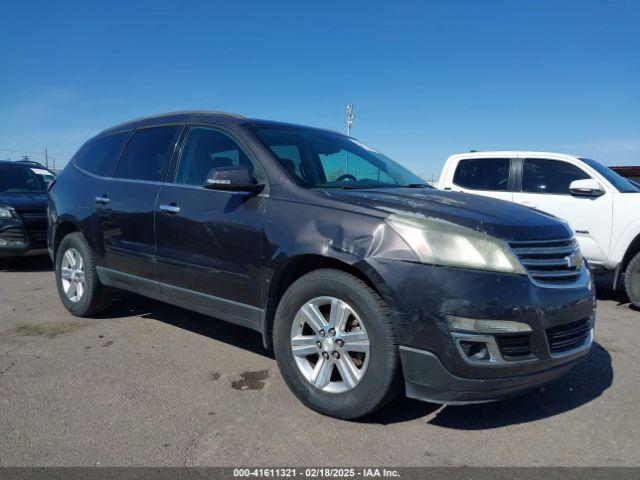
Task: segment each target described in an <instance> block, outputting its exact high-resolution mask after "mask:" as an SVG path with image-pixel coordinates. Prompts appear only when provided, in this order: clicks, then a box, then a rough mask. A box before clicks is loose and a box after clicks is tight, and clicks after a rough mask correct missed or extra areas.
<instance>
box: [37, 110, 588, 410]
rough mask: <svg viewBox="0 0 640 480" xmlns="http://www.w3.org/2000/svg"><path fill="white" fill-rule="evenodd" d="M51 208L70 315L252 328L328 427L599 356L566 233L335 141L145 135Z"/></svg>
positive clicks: (99, 160) (227, 131) (199, 131)
mask: <svg viewBox="0 0 640 480" xmlns="http://www.w3.org/2000/svg"><path fill="white" fill-rule="evenodd" d="M50 199H51V201H50V211H49V221H50V229H49V237H48V240H49V248H50V253H51V255H52V258H53V259H54V261H55V270H56V278H57V283H58V290H59V293H60V298H61V299H62V302H63V303H64V305H65V306H66V308H67V309H68V310H69V311H70V312H71V313H73V314H74V315H78V316H91V315H95V314H97V313H99V312H101V311H102V310H104V309H105V308H106V307H107V306H108V305H109V303H110V293H111V289H113V288H118V289H124V290H128V291H131V292H135V293H139V294H142V295H146V296H148V297H151V298H155V299H159V300H162V301H165V302H169V303H172V304H175V305H178V306H181V307H184V308H188V309H191V310H194V311H197V312H200V313H203V314H206V315H209V316H211V317H215V318H218V319H222V320H226V321H229V322H233V323H236V324H240V325H244V326H246V327H249V328H251V329H254V330H257V331H258V332H260V333H261V334H262V336H263V340H264V344H265V347H267V348H273V349H274V351H275V355H276V359H277V361H278V366H279V368H280V371H281V373H282V375H283V377H284V379H285V381H286V382H287V384H288V385H289V387H290V388H291V390H292V391H293V392H294V393H295V394H296V395H297V396H298V398H299V399H300V400H301V401H303V402H304V403H305V404H306V405H308V406H310V407H311V408H314V409H316V410H318V411H320V412H323V413H325V414H328V415H333V416H337V417H342V418H355V417H360V416H363V415H366V414H368V413H370V412H372V411H374V410H375V409H377V408H379V407H380V406H381V405H383V404H384V403H385V402H387V401H388V400H390V399H391V398H393V396H394V395H395V394H396V393H397V392H398V391H399V390H400V389H401V388H402V387H403V386H404V388H405V392H406V394H407V395H408V396H410V397H413V398H418V399H422V400H429V401H435V402H441V403H468V402H482V401H490V400H496V399H499V398H502V397H505V396H508V395H513V394H517V393H521V392H524V391H527V390H530V389H532V388H535V387H537V386H539V385H541V384H543V383H545V382H548V381H550V380H552V379H554V378H557V377H558V376H560V375H562V374H563V373H565V372H567V371H568V370H569V369H570V368H571V366H572V365H573V364H574V363H575V362H576V361H577V360H578V359H580V358H581V357H583V356H584V355H585V354H586V353H587V352H588V351H589V348H590V346H591V342H592V338H593V327H594V322H595V303H594V296H593V288H592V284H591V277H590V275H589V272H588V270H587V269H586V268H585V266H584V263H583V262H582V257H581V255H580V251H579V248H578V246H577V244H576V242H575V240H574V239H573V234H572V231H571V230H570V228H569V227H568V226H567V224H566V223H563V222H561V221H559V220H557V219H555V218H554V217H551V216H548V215H545V214H542V213H539V212H536V211H533V210H531V209H528V208H525V207H521V206H517V205H513V204H510V203H507V202H502V201H499V200H492V199H489V198H483V197H477V196H474V195H467V194H461V193H454V192H443V191H438V190H434V189H432V188H430V187H429V186H428V185H426V184H425V183H424V182H423V181H422V180H421V179H420V178H418V177H417V176H415V175H413V174H412V173H410V172H409V171H407V170H406V169H405V168H403V167H401V166H400V165H398V164H397V163H395V162H393V161H392V160H390V159H389V158H387V157H385V156H384V155H382V154H380V153H379V152H377V151H375V150H374V149H372V148H370V147H368V146H367V145H364V144H363V143H361V142H359V141H358V140H355V139H353V138H349V137H346V136H344V135H341V134H339V133H335V132H331V131H327V130H320V129H314V128H308V127H301V126H296V125H290V124H284V123H277V122H269V121H260V120H251V119H246V118H243V117H240V116H236V115H229V114H220V113H206V112H205V113H203V112H200V113H197V112H186V113H176V114H167V115H162V116H155V117H148V118H145V119H140V120H136V121H132V122H129V123H125V124H121V125H118V126H116V127H113V128H110V129H108V130H105V131H104V132H102V133H100V134H99V135H97V136H96V137H94V138H92V139H91V140H89V141H88V142H87V143H86V144H85V145H84V146H83V147H82V148H81V149H80V150H79V151H78V153H77V154H76V155H75V157H74V158H73V160H72V162H71V165H70V166H69V167H67V168H66V169H65V170H64V172H63V173H62V174H61V175H60V177H59V178H58V181H57V182H56V183H55V185H54V186H53V188H52V189H51V191H50ZM540 269H545V271H546V273H545V274H544V275H543V274H539V271H540ZM534 270H535V271H536V272H538V274H536V277H535V278H534V277H533V276H532V274H531V273H532V271H534ZM212 321H214V320H212Z"/></svg>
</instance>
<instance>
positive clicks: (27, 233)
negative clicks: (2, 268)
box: [0, 215, 47, 258]
mask: <svg viewBox="0 0 640 480" xmlns="http://www.w3.org/2000/svg"><path fill="white" fill-rule="evenodd" d="M33 216H34V215H31V217H33ZM31 217H29V218H27V219H26V220H23V219H22V218H10V219H2V221H1V222H0V258H13V257H23V256H31V255H45V254H46V253H47V250H46V232H47V226H46V220H43V219H42V218H40V217H42V215H38V216H37V217H36V218H35V219H32V218H31Z"/></svg>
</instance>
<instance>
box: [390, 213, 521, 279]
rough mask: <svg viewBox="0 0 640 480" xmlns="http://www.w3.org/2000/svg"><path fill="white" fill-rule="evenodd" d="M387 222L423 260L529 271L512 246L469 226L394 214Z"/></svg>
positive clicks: (519, 272) (442, 263)
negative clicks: (512, 249)
mask: <svg viewBox="0 0 640 480" xmlns="http://www.w3.org/2000/svg"><path fill="white" fill-rule="evenodd" d="M387 223H388V224H389V225H390V226H391V228H393V229H394V230H395V231H396V232H398V234H399V235H400V236H401V237H402V238H403V239H404V241H405V242H407V244H408V245H409V247H411V249H412V250H413V251H414V252H415V254H416V255H417V256H418V258H419V259H420V261H421V262H423V263H430V264H434V265H451V266H456V267H468V268H478V269H481V270H491V271H497V272H509V273H518V274H523V275H524V274H526V271H525V269H524V267H523V266H522V264H521V263H520V261H519V260H518V258H517V257H516V256H515V254H514V253H513V252H512V251H511V248H510V247H509V245H507V244H506V243H505V242H503V241H502V240H500V239H498V238H495V237H492V236H490V235H487V234H485V233H480V232H476V231H475V230H471V229H470V228H465V227H461V226H459V225H456V224H453V223H450V222H447V221H444V220H436V219H428V218H412V217H407V216H403V215H397V214H392V215H390V216H389V217H388V218H387Z"/></svg>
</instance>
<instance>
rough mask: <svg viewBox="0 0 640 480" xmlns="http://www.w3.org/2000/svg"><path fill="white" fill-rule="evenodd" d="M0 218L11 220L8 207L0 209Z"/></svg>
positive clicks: (11, 216)
mask: <svg viewBox="0 0 640 480" xmlns="http://www.w3.org/2000/svg"><path fill="white" fill-rule="evenodd" d="M0 218H13V213H11V209H9V208H8V207H0Z"/></svg>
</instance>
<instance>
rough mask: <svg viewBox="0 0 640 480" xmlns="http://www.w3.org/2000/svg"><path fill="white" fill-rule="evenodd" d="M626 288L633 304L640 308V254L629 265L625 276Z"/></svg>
mask: <svg viewBox="0 0 640 480" xmlns="http://www.w3.org/2000/svg"><path fill="white" fill-rule="evenodd" d="M624 287H625V289H626V291H627V296H628V297H629V300H631V303H633V304H634V305H635V306H636V307H640V252H639V253H637V254H636V256H635V257H633V258H632V259H631V261H630V262H629V265H627V269H626V270H625V274H624Z"/></svg>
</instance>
